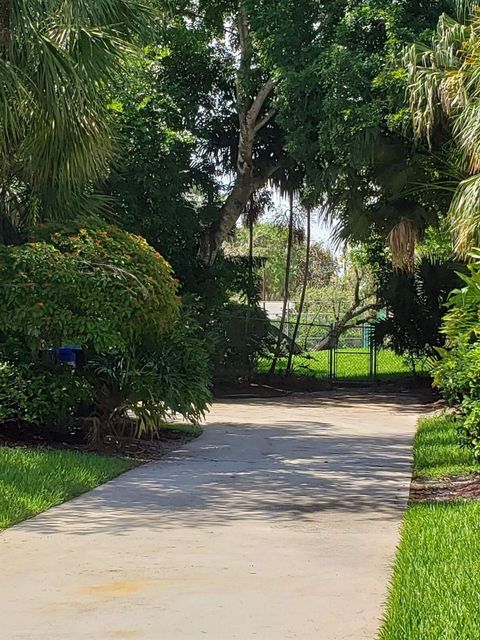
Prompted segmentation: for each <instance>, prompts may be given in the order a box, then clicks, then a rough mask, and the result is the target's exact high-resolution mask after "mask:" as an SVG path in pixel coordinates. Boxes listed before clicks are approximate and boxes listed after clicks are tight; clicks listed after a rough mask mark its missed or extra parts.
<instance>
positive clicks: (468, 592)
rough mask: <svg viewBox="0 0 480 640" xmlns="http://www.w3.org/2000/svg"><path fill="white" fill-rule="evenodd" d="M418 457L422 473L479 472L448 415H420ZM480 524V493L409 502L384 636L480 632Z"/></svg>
mask: <svg viewBox="0 0 480 640" xmlns="http://www.w3.org/2000/svg"><path fill="white" fill-rule="evenodd" d="M414 461H415V468H414V473H415V475H416V476H422V477H428V478H434V477H442V476H445V475H451V474H461V475H469V474H472V473H479V472H480V465H479V464H478V463H477V462H476V461H475V459H474V458H473V455H472V454H471V452H470V451H468V450H465V449H460V448H459V447H458V439H457V435H456V425H455V422H454V421H453V420H452V419H451V418H449V417H446V416H435V417H433V418H425V419H423V420H421V421H420V425H419V430H418V433H417V436H416V439H415V444H414ZM479 532H480V502H478V501H460V500H457V501H454V502H447V503H441V504H415V505H412V506H410V507H409V509H408V511H407V513H406V516H405V519H404V523H403V527H402V536H401V543H400V546H399V549H398V552H397V557H396V561H395V567H394V575H393V580H392V584H391V589H390V596H389V599H388V604H387V612H386V615H385V622H384V626H383V628H382V630H381V631H380V635H379V640H477V639H478V638H480V616H479V612H480V533H479Z"/></svg>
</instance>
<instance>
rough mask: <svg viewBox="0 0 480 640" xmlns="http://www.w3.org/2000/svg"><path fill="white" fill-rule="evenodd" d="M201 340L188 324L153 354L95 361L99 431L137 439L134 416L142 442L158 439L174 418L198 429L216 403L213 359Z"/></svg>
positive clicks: (137, 353)
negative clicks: (212, 389)
mask: <svg viewBox="0 0 480 640" xmlns="http://www.w3.org/2000/svg"><path fill="white" fill-rule="evenodd" d="M198 334H199V331H198V327H196V326H195V324H193V323H189V322H187V321H186V320H185V319H183V318H182V319H181V320H180V321H179V322H178V323H177V325H176V326H175V327H174V329H173V331H172V332H171V333H169V334H167V335H166V336H165V337H164V338H163V339H162V340H161V341H160V342H159V343H158V344H157V345H156V346H155V348H154V349H153V350H150V351H131V352H130V353H128V354H118V353H117V354H101V355H99V356H97V357H96V358H94V359H93V360H92V362H91V363H90V365H89V370H91V372H92V374H93V379H94V380H95V386H96V390H97V393H96V401H95V406H96V414H97V416H98V418H99V422H98V426H97V428H99V429H103V430H105V429H106V430H107V431H108V430H109V428H110V430H111V429H113V430H114V431H115V432H116V433H117V434H118V432H119V429H122V427H123V431H124V428H125V427H126V428H127V433H129V432H130V433H131V421H130V420H129V415H131V414H132V412H133V413H134V414H135V415H136V416H137V418H138V420H137V421H136V423H135V425H136V426H135V429H134V435H136V436H137V437H141V436H147V435H148V436H152V435H154V434H155V432H156V431H157V429H158V428H159V427H160V426H161V425H162V423H163V422H165V420H168V419H169V418H170V417H171V415H172V414H179V415H181V416H182V417H183V418H185V419H186V420H188V421H190V422H193V423H197V422H198V421H199V420H200V418H202V417H203V416H204V414H205V411H206V409H207V407H208V404H209V402H210V400H211V395H210V391H209V382H210V371H209V361H208V353H207V351H206V349H205V346H204V343H203V340H202V339H200V338H199V337H198ZM146 390H148V394H146V393H145V391H146ZM98 435H99V434H97V437H98Z"/></svg>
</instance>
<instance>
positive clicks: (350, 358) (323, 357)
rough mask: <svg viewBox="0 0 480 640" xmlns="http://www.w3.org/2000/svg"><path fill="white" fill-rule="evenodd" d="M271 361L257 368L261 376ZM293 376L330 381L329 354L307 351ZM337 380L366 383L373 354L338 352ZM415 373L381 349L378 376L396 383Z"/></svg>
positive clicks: (283, 361) (297, 360)
mask: <svg viewBox="0 0 480 640" xmlns="http://www.w3.org/2000/svg"><path fill="white" fill-rule="evenodd" d="M270 365H271V359H269V358H263V359H262V360H261V361H260V362H259V364H258V371H259V372H260V373H267V372H268V371H269V369H270ZM286 366H287V358H280V359H279V360H278V366H277V372H278V373H284V372H285V369H286ZM292 373H294V374H295V375H298V376H312V377H315V378H320V379H322V378H328V377H329V375H330V352H329V351H308V352H304V353H300V354H298V355H296V356H295V357H294V359H293V369H292ZM335 373H336V378H337V379H339V380H341V379H346V380H347V379H348V380H366V379H368V378H370V350H369V349H360V348H351V349H339V350H338V351H337V353H336V365H335ZM412 375H413V371H412V368H411V366H410V365H409V364H408V362H407V361H406V360H405V359H404V358H403V357H402V356H399V355H397V354H396V353H394V352H393V351H391V350H390V349H381V350H380V351H379V352H378V354H377V376H378V377H380V378H382V379H387V380H388V379H390V380H394V379H396V378H405V377H408V376H412Z"/></svg>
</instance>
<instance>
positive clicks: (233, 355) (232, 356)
mask: <svg viewBox="0 0 480 640" xmlns="http://www.w3.org/2000/svg"><path fill="white" fill-rule="evenodd" d="M208 335H209V338H210V342H211V344H212V345H213V354H212V363H213V371H214V376H215V377H216V378H218V379H221V380H230V379H239V378H249V377H250V376H251V375H252V374H253V373H254V371H255V370H256V364H257V361H258V359H259V358H261V357H265V356H267V355H268V354H269V353H271V351H272V349H273V348H274V345H275V339H274V336H273V334H272V331H271V326H270V322H269V320H268V317H267V315H266V313H265V312H264V311H263V310H262V309H260V308H259V307H257V306H247V305H242V304H238V303H235V302H231V303H229V304H227V305H225V306H224V307H223V309H221V310H220V312H219V313H218V315H217V318H216V319H215V321H213V322H212V323H211V324H210V327H209V330H208Z"/></svg>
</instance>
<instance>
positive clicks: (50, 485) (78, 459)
mask: <svg viewBox="0 0 480 640" xmlns="http://www.w3.org/2000/svg"><path fill="white" fill-rule="evenodd" d="M133 466H135V463H134V462H133V461H131V460H126V459H123V458H119V457H109V456H101V455H96V454H87V453H79V452H76V451H63V450H58V451H57V450H50V449H28V448H9V447H0V530H1V529H5V528H6V527H9V526H11V525H13V524H16V523H18V522H21V521H22V520H25V519H27V518H31V517H32V516H34V515H37V514H38V513H41V512H42V511H46V510H47V509H49V508H50V507H54V506H56V505H58V504H61V503H62V502H66V501H67V500H70V499H72V498H74V497H76V496H78V495H80V494H82V493H85V492H86V491H90V490H91V489H93V488H94V487H96V486H98V485H100V484H103V483H104V482H107V481H108V480H111V479H112V478H115V477H116V476H118V475H120V474H121V473H123V472H124V471H127V470H128V469H130V468H132V467H133Z"/></svg>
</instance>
